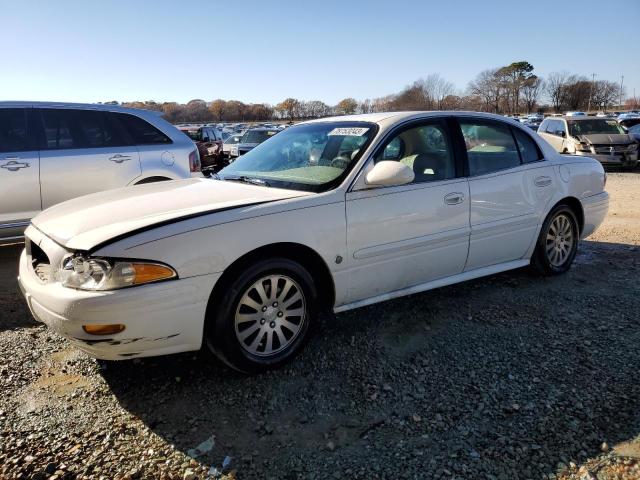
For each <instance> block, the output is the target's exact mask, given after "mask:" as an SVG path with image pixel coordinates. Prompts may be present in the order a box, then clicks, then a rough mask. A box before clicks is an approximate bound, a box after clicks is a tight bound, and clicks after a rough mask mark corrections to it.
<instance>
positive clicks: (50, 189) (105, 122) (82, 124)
mask: <svg viewBox="0 0 640 480" xmlns="http://www.w3.org/2000/svg"><path fill="white" fill-rule="evenodd" d="M40 118H41V121H42V133H41V137H42V138H41V150H40V184H41V192H42V207H43V208H47V207H50V206H51V205H55V204H56V203H60V202H62V201H65V200H68V199H71V198H75V197H79V196H81V195H86V194H88V193H93V192H99V191H102V190H109V189H112V188H118V187H124V186H126V185H128V184H130V183H131V182H133V181H134V180H135V179H136V178H137V177H139V176H140V174H141V168H140V156H139V153H138V149H137V148H136V146H135V145H133V144H132V143H133V142H132V141H131V139H130V138H129V136H128V135H127V133H126V132H125V131H124V130H123V129H122V128H121V127H120V126H119V124H116V122H114V121H113V119H112V118H111V117H110V116H109V115H107V113H106V112H103V111H100V110H82V109H66V108H45V109H41V110H40Z"/></svg>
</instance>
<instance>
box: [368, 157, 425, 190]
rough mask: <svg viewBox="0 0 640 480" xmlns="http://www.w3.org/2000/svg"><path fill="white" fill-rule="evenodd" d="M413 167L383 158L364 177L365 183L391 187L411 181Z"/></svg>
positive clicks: (413, 175)
mask: <svg viewBox="0 0 640 480" xmlns="http://www.w3.org/2000/svg"><path fill="white" fill-rule="evenodd" d="M414 178H415V174H414V173H413V169H411V168H409V167H408V166H407V165H405V164H404V163H401V162H394V161H390V160H383V161H380V162H378V163H376V164H375V166H374V167H373V168H372V169H371V171H370V172H369V173H367V176H366V178H365V183H366V184H367V185H371V186H376V187H393V186H397V185H406V184H408V183H411V182H413V179H414Z"/></svg>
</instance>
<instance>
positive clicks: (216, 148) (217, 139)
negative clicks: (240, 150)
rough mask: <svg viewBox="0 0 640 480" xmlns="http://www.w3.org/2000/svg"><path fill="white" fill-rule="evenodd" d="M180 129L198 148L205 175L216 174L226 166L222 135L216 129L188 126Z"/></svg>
mask: <svg viewBox="0 0 640 480" xmlns="http://www.w3.org/2000/svg"><path fill="white" fill-rule="evenodd" d="M179 129H180V130H181V131H182V132H183V133H185V134H186V135H187V136H188V137H189V138H190V139H191V140H193V142H194V143H195V144H196V146H197V147H198V152H199V153H200V161H201V162H202V171H203V173H208V172H214V173H215V172H217V171H218V170H220V169H221V168H223V167H224V166H225V161H224V155H223V153H222V134H221V133H220V132H219V131H218V130H217V129H216V128H215V127H209V126H206V125H205V126H199V125H186V126H180V127H179Z"/></svg>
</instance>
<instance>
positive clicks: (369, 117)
mask: <svg viewBox="0 0 640 480" xmlns="http://www.w3.org/2000/svg"><path fill="white" fill-rule="evenodd" d="M443 116H452V117H475V118H484V119H487V120H500V121H502V122H505V121H506V122H509V123H512V124H514V125H522V124H521V123H520V122H518V121H516V120H514V119H512V118H509V117H504V116H502V115H498V114H495V113H484V112H472V111H460V110H424V111H413V112H380V113H362V114H358V115H341V116H335V117H327V118H318V119H314V120H307V121H304V122H300V123H297V124H296V125H301V124H308V123H322V122H370V123H376V124H378V125H380V126H389V125H393V124H396V123H401V122H404V121H406V120H413V119H420V118H429V117H443Z"/></svg>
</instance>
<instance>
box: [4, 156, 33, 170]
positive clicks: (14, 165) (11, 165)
mask: <svg viewBox="0 0 640 480" xmlns="http://www.w3.org/2000/svg"><path fill="white" fill-rule="evenodd" d="M7 160H9V159H8V158H7ZM30 166H31V165H29V164H28V163H26V162H18V161H16V160H13V159H12V160H11V161H9V162H7V163H5V164H4V165H0V168H4V169H7V170H9V171H10V172H17V171H18V170H20V169H21V168H29V167H30Z"/></svg>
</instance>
